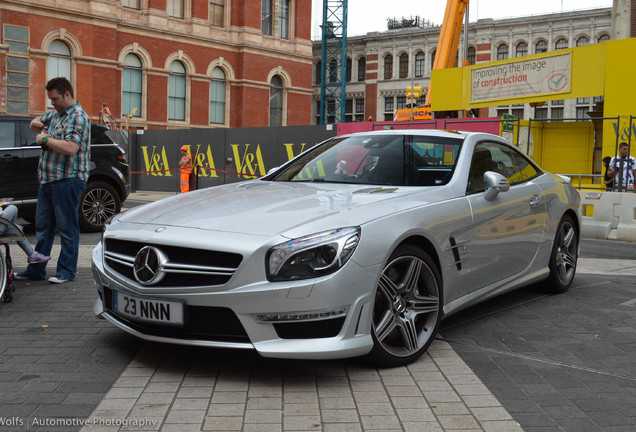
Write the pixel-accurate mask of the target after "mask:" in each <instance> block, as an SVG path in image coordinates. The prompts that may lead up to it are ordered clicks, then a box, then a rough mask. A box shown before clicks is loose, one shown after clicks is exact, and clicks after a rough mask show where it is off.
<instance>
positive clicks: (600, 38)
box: [598, 34, 610, 43]
mask: <svg viewBox="0 0 636 432" xmlns="http://www.w3.org/2000/svg"><path fill="white" fill-rule="evenodd" d="M609 39H610V37H609V35H608V34H604V35H602V36H600V37H599V38H598V43H601V42H605V41H608V40H609Z"/></svg>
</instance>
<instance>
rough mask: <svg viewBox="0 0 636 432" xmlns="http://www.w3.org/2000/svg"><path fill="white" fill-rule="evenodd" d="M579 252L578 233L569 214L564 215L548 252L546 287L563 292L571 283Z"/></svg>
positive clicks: (556, 291) (554, 291)
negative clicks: (548, 273) (549, 252)
mask: <svg viewBox="0 0 636 432" xmlns="http://www.w3.org/2000/svg"><path fill="white" fill-rule="evenodd" d="M578 254H579V233H578V230H577V228H576V225H575V223H574V220H573V219H572V218H571V217H570V216H564V217H563V219H561V222H559V226H558V228H557V230H556V234H555V236H554V244H553V245H552V253H551V254H550V276H549V277H548V287H549V289H550V291H551V292H553V293H557V294H560V293H564V292H566V291H567V290H568V289H569V288H570V285H572V281H573V280H574V275H575V273H576V263H577V260H578Z"/></svg>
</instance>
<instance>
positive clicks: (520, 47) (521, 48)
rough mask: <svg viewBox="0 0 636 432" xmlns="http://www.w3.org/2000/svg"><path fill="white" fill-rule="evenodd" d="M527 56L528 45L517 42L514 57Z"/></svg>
mask: <svg viewBox="0 0 636 432" xmlns="http://www.w3.org/2000/svg"><path fill="white" fill-rule="evenodd" d="M525 55H528V44H527V43H525V42H519V43H518V44H517V51H516V52H515V57H523V56H525Z"/></svg>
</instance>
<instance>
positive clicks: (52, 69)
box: [46, 39, 71, 81]
mask: <svg viewBox="0 0 636 432" xmlns="http://www.w3.org/2000/svg"><path fill="white" fill-rule="evenodd" d="M57 77H64V78H66V79H68V80H69V81H71V50H70V49H69V48H68V45H66V44H65V43H64V42H62V41H61V40H58V39H56V40H54V41H53V42H51V44H50V45H49V58H48V59H47V60H46V80H47V81H49V80H51V79H53V78H57Z"/></svg>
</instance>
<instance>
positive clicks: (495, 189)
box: [484, 171, 510, 201]
mask: <svg viewBox="0 0 636 432" xmlns="http://www.w3.org/2000/svg"><path fill="white" fill-rule="evenodd" d="M484 188H485V189H486V194H485V195H484V199H485V200H486V201H492V200H494V199H495V198H496V197H497V195H499V192H508V191H509V190H510V183H508V179H507V178H505V177H504V176H502V175H501V174H499V173H496V172H493V171H486V172H485V173H484Z"/></svg>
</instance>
